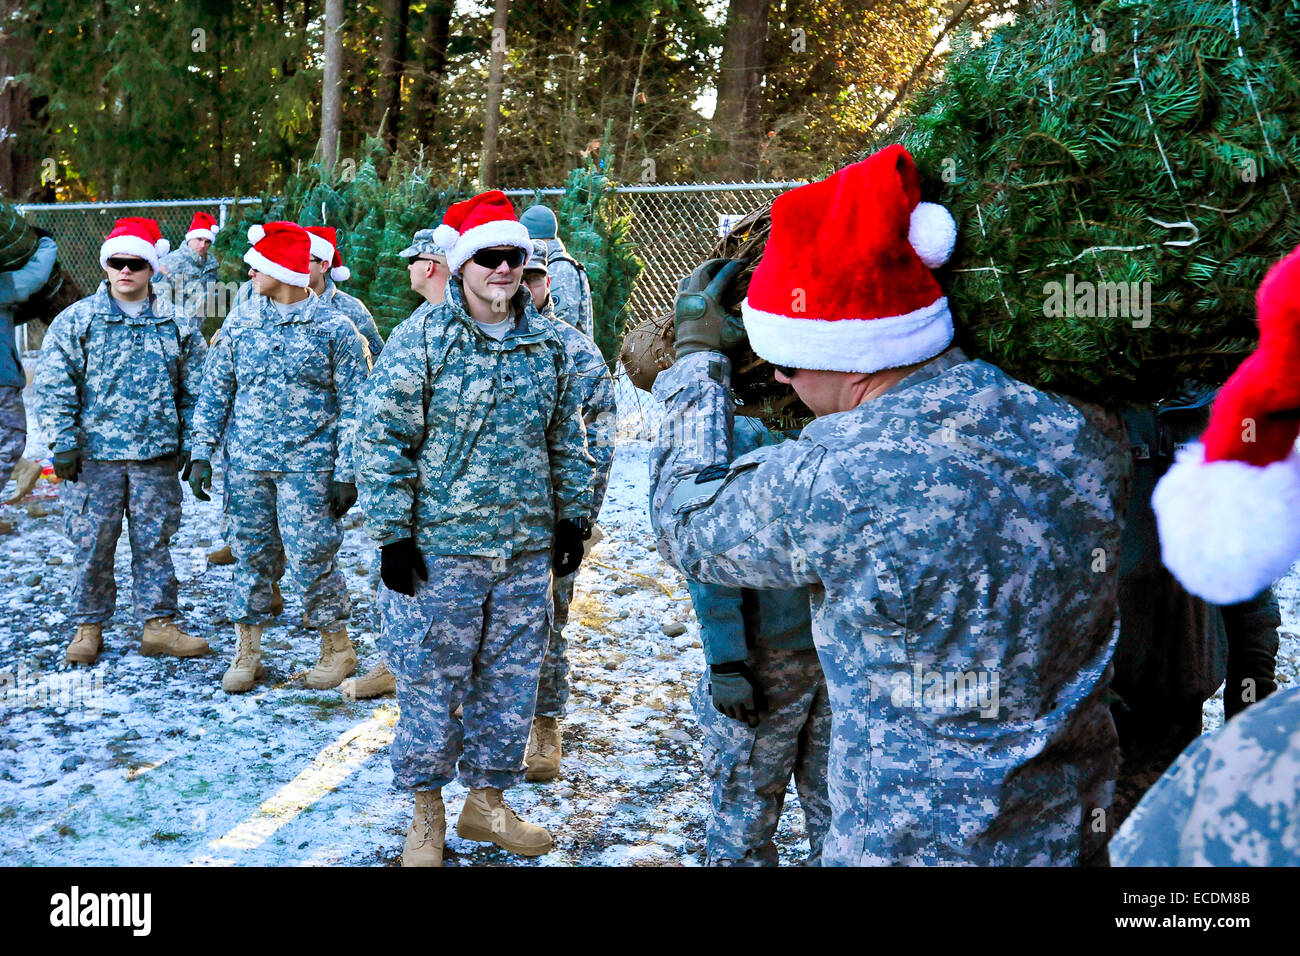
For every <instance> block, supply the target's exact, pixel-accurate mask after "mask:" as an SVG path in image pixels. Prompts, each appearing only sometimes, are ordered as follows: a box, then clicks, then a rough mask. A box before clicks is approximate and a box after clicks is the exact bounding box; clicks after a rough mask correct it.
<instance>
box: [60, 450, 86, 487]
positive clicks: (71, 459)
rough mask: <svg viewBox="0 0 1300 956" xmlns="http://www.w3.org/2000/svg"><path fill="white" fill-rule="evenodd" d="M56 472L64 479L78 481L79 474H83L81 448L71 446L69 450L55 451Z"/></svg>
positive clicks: (74, 482)
mask: <svg viewBox="0 0 1300 956" xmlns="http://www.w3.org/2000/svg"><path fill="white" fill-rule="evenodd" d="M54 474H56V475H57V476H58V477H59V478H60V479H62V480H63V481H70V482H72V483H73V484H76V483H77V476H78V475H80V474H81V449H80V448H69V449H68V450H67V451H56V452H55V453H54Z"/></svg>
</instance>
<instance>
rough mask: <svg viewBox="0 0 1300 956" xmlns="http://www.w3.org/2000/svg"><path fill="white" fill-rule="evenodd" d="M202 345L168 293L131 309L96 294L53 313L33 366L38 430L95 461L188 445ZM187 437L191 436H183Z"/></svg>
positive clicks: (153, 454)
mask: <svg viewBox="0 0 1300 956" xmlns="http://www.w3.org/2000/svg"><path fill="white" fill-rule="evenodd" d="M206 353H207V346H206V345H205V343H204V341H203V335H202V333H201V332H199V330H198V328H197V327H196V326H195V325H194V323H193V322H191V321H190V320H189V319H188V318H186V317H185V316H183V315H180V314H179V313H177V312H176V311H175V309H174V307H173V306H172V304H171V303H170V302H169V301H168V300H167V299H166V298H164V297H162V296H157V295H153V296H150V298H149V301H148V304H146V306H145V308H144V310H143V311H142V312H141V313H140V314H139V315H138V316H135V317H132V316H130V315H127V314H126V313H125V312H123V311H122V310H121V309H120V308H118V306H117V301H116V300H115V299H114V298H113V297H112V296H111V295H109V291H108V280H104V281H103V282H101V283H100V285H99V288H98V289H97V290H96V291H95V293H94V294H93V295H88V296H86V298H84V299H81V300H79V301H77V302H74V303H72V305H70V306H68V307H67V308H66V309H64V310H63V311H62V312H60V313H59V314H58V315H56V316H55V317H54V322H53V323H52V324H51V325H50V328H49V331H48V332H46V333H45V343H44V345H43V346H42V347H41V357H40V361H39V362H38V364H37V367H36V377H35V388H36V394H37V404H38V407H39V409H40V417H41V422H42V427H43V428H44V430H45V433H46V434H47V435H48V436H49V438H50V447H51V448H52V449H54V450H55V451H67V450H68V449H71V448H80V449H81V452H82V454H83V455H84V456H85V457H86V458H89V459H91V460H93V461H141V460H148V459H150V458H159V457H162V456H163V455H173V454H175V453H176V452H178V451H180V450H181V449H182V448H184V447H186V446H187V444H188V443H187V441H186V439H187V436H189V432H190V429H191V426H192V424H193V421H192V420H193V415H194V407H195V404H196V403H197V401H198V398H199V384H200V381H201V379H202V375H203V360H204V355H205V354H206ZM189 437H192V436H189Z"/></svg>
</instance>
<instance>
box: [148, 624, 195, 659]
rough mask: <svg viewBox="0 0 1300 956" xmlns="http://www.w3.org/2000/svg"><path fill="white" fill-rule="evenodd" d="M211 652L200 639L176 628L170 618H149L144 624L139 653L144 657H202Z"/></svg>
mask: <svg viewBox="0 0 1300 956" xmlns="http://www.w3.org/2000/svg"><path fill="white" fill-rule="evenodd" d="M210 650H211V648H210V647H208V642H207V641H205V640H203V638H201V637H191V636H190V635H188V634H186V633H185V632H184V631H182V630H181V629H180V628H179V627H177V626H176V622H175V621H174V620H173V619H172V618H170V617H151V618H150V619H149V620H147V621H145V622H144V634H143V635H142V636H141V637H140V653H141V654H143V655H144V656H145V657H153V656H154V655H156V654H170V655H171V656H172V657H202V656H203V655H204V654H206V653H208V652H209V651H210Z"/></svg>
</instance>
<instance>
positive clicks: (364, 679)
mask: <svg viewBox="0 0 1300 956" xmlns="http://www.w3.org/2000/svg"><path fill="white" fill-rule="evenodd" d="M339 690H341V691H343V696H344V697H346V698H347V699H348V700H365V699H368V698H370V697H383V696H384V695H385V694H392V693H395V692H396V691H397V678H396V677H394V676H393V672H392V671H390V670H389V669H388V667H387V666H386V665H385V664H384V662H383V661H380V662H379V666H378V667H376V668H375V669H374V670H372V671H370V672H369V673H368V674H364V675H362V676H361V677H351V678H348V679H347V680H345V681H344V682H343V683H342V684H340V685H339Z"/></svg>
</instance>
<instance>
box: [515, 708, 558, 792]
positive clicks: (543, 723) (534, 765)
mask: <svg viewBox="0 0 1300 956" xmlns="http://www.w3.org/2000/svg"><path fill="white" fill-rule="evenodd" d="M563 752H564V751H563V747H562V745H561V743H560V724H559V721H557V720H556V719H555V718H554V717H534V718H533V732H532V733H531V734H530V735H529V736H528V753H527V754H526V755H525V756H524V770H525V772H524V779H525V780H529V781H531V782H533V783H539V782H542V781H546V780H554V779H555V778H556V777H558V776H559V775H560V757H561V756H562V755H563Z"/></svg>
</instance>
